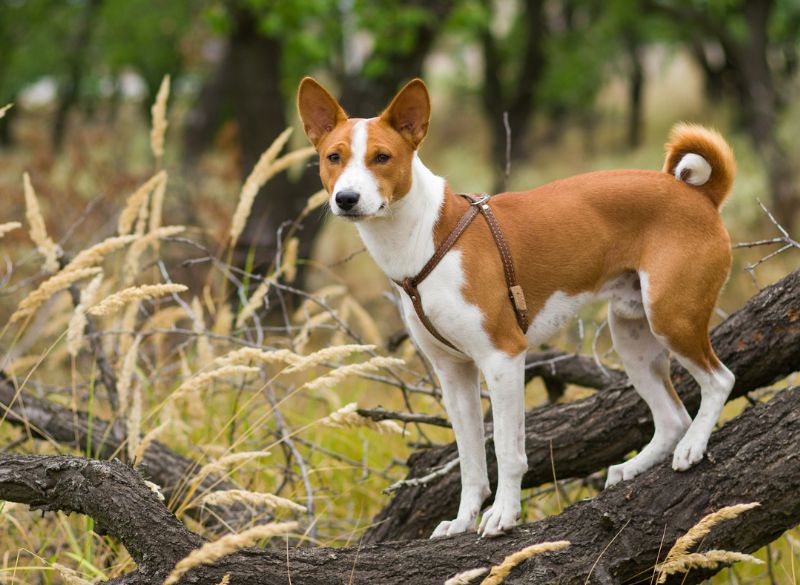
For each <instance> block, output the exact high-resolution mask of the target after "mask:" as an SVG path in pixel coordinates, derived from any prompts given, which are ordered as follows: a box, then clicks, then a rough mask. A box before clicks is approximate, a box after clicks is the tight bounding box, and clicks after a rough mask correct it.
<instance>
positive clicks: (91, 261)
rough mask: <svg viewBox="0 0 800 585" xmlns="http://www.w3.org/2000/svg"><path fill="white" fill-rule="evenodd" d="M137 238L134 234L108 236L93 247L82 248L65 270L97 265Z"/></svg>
mask: <svg viewBox="0 0 800 585" xmlns="http://www.w3.org/2000/svg"><path fill="white" fill-rule="evenodd" d="M136 239H137V236H134V235H127V236H112V237H110V238H106V239H105V240H103V241H102V242H99V243H97V244H95V245H94V246H92V247H91V248H86V249H85V250H81V252H79V253H78V255H77V256H75V258H73V259H72V261H71V262H70V263H69V264H67V265H66V266H65V267H64V270H65V271H66V270H77V269H79V268H89V267H90V266H96V265H97V264H100V262H102V261H103V258H105V257H106V256H108V255H109V254H111V253H112V252H116V251H117V250H119V249H120V248H123V247H125V246H127V245H128V244H130V243H131V242H134V241H136Z"/></svg>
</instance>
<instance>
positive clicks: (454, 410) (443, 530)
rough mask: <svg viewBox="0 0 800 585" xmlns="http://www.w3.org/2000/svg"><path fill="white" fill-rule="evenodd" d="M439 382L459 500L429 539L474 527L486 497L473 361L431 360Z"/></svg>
mask: <svg viewBox="0 0 800 585" xmlns="http://www.w3.org/2000/svg"><path fill="white" fill-rule="evenodd" d="M433 368H434V370H435V371H436V375H437V376H438V377H439V382H440V383H441V385H442V395H443V398H444V406H445V409H446V410H447V416H448V418H449V419H450V424H452V425H453V431H454V432H455V435H456V445H457V446H458V458H459V465H460V467H461V502H460V504H459V506H458V515H457V516H456V518H455V519H454V520H447V521H444V522H442V523H440V524H439V526H437V527H436V530H434V531H433V534H432V535H431V538H437V537H440V536H452V535H454V534H459V533H461V532H466V531H468V530H475V523H476V521H477V519H478V513H479V512H480V511H481V505H482V504H483V501H484V500H485V499H486V498H487V497H488V496H489V494H490V491H489V477H488V474H487V472H486V445H485V440H484V434H483V412H482V409H481V399H480V386H479V378H478V368H477V367H476V366H475V364H474V363H473V362H467V363H465V362H456V361H451V360H448V359H438V360H435V361H433Z"/></svg>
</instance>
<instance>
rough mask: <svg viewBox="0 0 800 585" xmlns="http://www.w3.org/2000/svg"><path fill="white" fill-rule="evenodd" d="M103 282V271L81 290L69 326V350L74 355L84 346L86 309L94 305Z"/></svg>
mask: <svg viewBox="0 0 800 585" xmlns="http://www.w3.org/2000/svg"><path fill="white" fill-rule="evenodd" d="M102 282H103V273H102V272H101V273H100V274H98V275H97V276H95V277H94V278H93V279H92V280H91V281H90V282H89V284H88V285H86V287H85V288H84V289H83V290H82V291H81V298H80V301H79V302H78V305H77V306H76V307H75V311H74V312H73V313H72V317H71V318H70V320H69V325H68V326H67V351H68V352H69V354H70V355H71V356H72V357H75V356H77V355H78V352H79V351H80V350H81V347H83V341H84V339H83V333H84V331H85V330H86V323H87V320H86V309H87V308H89V307H90V306H92V305H93V304H94V302H95V298H96V297H97V291H98V290H100V284H101V283H102Z"/></svg>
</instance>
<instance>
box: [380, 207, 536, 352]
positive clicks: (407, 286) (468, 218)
mask: <svg viewBox="0 0 800 585" xmlns="http://www.w3.org/2000/svg"><path fill="white" fill-rule="evenodd" d="M460 195H461V196H462V197H464V198H465V199H467V200H468V201H469V202H470V206H469V209H467V211H466V212H465V213H464V215H462V216H461V219H459V220H458V223H457V224H456V226H455V227H454V228H453V231H451V232H450V234H449V235H448V236H447V238H446V239H445V241H444V242H442V243H441V244H440V245H439V247H438V248H437V249H436V251H435V252H434V253H433V256H432V257H431V259H430V260H428V262H426V263H425V266H423V267H422V270H420V271H419V274H417V275H416V276H412V277H408V278H404V279H403V280H402V281H397V280H395V281H394V282H395V284H397V285H398V286H400V287H401V288H402V289H403V290H404V291H406V294H407V295H408V296H409V298H410V299H411V303H412V305H413V306H414V311H415V312H416V313H417V317H419V320H420V321H421V322H422V324H423V325H424V326H425V329H427V330H428V332H429V333H430V334H431V335H433V336H434V337H435V338H436V339H437V340H439V341H440V342H441V343H443V344H444V345H446V346H447V347H449V348H451V349H454V350H456V351H459V350H458V348H457V347H456V346H455V345H453V344H452V343H451V342H450V341H448V340H447V339H446V338H445V337H444V336H442V335H441V334H440V333H439V332H438V331H437V330H436V327H434V325H433V323H431V321H430V319H428V316H427V315H425V310H424V309H423V308H422V298H421V297H420V294H419V289H418V288H417V287H418V286H419V284H420V283H421V282H422V281H423V280H425V279H426V278H427V277H428V275H429V274H430V273H431V272H432V271H433V269H434V268H436V266H437V265H438V264H439V262H441V260H442V258H444V256H445V254H447V253H448V252H449V251H450V249H451V248H452V247H453V245H455V243H456V241H458V238H460V237H461V234H463V233H464V231H465V230H466V229H467V227H468V226H469V224H470V223H472V220H473V219H475V216H476V215H478V213H481V214H482V215H483V217H484V219H486V223H487V224H488V225H489V231H491V232H492V237H493V238H494V241H495V244H496V245H497V249H498V251H499V252H500V259H501V260H502V263H503V273H504V275H505V280H506V285H507V287H508V296H509V299H510V300H511V305H512V306H513V307H514V313H515V314H516V317H517V323H518V324H519V327H520V329H522V332H523V334H524V333H525V332H526V331H527V330H528V308H527V305H526V303H525V295H524V293H523V291H522V287H521V286H520V285H519V284H518V282H517V276H516V271H515V270H514V261H513V259H512V258H511V252H510V251H509V249H508V245H507V244H506V241H505V238H504V237H503V232H502V230H501V229H500V224H498V222H497V218H496V217H495V216H494V213H493V212H492V209H491V207H489V203H488V201H489V195H487V194H486V193H484V194H482V195H481V197H479V198H478V199H476V198H474V197H472V196H471V195H466V194H463V193H462V194H460Z"/></svg>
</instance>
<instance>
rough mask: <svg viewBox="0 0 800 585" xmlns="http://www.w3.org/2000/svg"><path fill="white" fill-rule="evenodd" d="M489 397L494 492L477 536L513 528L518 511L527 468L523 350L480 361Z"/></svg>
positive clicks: (493, 534) (494, 533) (495, 533)
mask: <svg viewBox="0 0 800 585" xmlns="http://www.w3.org/2000/svg"><path fill="white" fill-rule="evenodd" d="M480 365H481V369H482V370H483V375H484V377H485V378H486V384H487V385H488V386H489V394H490V397H491V400H492V417H493V428H494V450H495V454H496V456H497V492H496V493H495V497H494V503H493V504H492V507H491V508H490V509H489V510H487V511H486V512H485V513H484V514H483V518H482V519H481V525H480V528H479V530H478V531H479V532H480V533H481V536H495V535H498V534H502V533H503V532H506V531H507V530H510V529H511V528H513V527H514V526H515V525H516V523H517V519H518V518H519V513H520V495H521V494H520V484H521V482H522V475H523V474H524V473H525V471H526V470H527V469H528V458H527V455H526V454H525V383H524V374H525V353H524V352H523V353H521V354H519V355H517V356H515V357H509V356H508V355H507V354H505V353H502V352H497V353H495V354H493V355H491V356H490V357H489V358H488V359H487V360H485V362H484V363H481V364H480Z"/></svg>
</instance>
